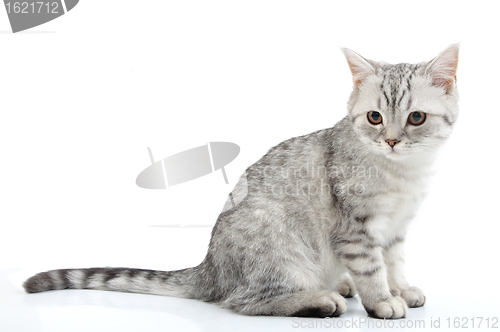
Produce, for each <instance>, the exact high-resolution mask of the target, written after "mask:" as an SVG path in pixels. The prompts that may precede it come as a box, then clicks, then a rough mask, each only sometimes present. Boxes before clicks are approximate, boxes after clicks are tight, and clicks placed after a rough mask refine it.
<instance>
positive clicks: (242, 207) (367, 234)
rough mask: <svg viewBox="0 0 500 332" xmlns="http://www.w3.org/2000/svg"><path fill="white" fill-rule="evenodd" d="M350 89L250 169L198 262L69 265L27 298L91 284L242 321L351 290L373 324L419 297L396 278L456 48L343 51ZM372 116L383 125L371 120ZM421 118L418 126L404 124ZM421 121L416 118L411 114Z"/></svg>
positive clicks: (320, 308)
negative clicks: (402, 52) (403, 52)
mask: <svg viewBox="0 0 500 332" xmlns="http://www.w3.org/2000/svg"><path fill="white" fill-rule="evenodd" d="M344 53H345V55H346V58H347V61H348V64H349V66H350V69H351V72H352V74H353V82H354V88H353V92H352V94H351V97H350V100H349V103H348V115H347V116H346V117H345V118H344V119H343V120H341V121H340V122H339V123H337V124H336V125H335V126H334V127H333V128H328V129H324V130H320V131H317V132H314V133H311V134H309V135H305V136H301V137H295V138H292V139H289V140H287V141H285V142H283V143H281V144H279V145H278V146H276V147H274V148H272V149H271V150H270V151H269V152H268V153H267V154H266V155H265V156H263V157H262V158H261V159H260V160H259V161H258V162H256V163H255V164H253V165H252V166H250V167H249V168H248V169H247V171H246V172H245V174H244V175H243V176H242V177H241V179H240V182H238V184H237V185H236V188H235V189H234V190H233V194H234V195H232V197H236V198H238V199H237V200H236V201H237V205H236V206H235V203H234V202H235V200H232V201H230V199H231V198H229V199H228V202H227V203H226V205H225V208H224V210H223V212H222V213H221V214H220V216H219V218H218V220H217V223H216V224H215V226H214V228H213V231H212V237H211V240H210V245H209V249H208V253H207V255H206V257H205V259H204V260H203V262H202V263H201V264H200V265H198V266H196V267H194V268H189V269H185V270H180V271H171V272H161V271H150V270H140V269H127V268H92V269H68V270H55V271H48V272H43V273H39V274H37V275H35V276H33V277H32V278H30V279H28V280H27V281H26V282H25V284H24V286H25V289H26V291H27V292H30V293H35V292H42V291H47V290H56V289H68V288H71V289H98V290H111V291H124V292H136V293H147V294H158V295H167V296H177V297H185V298H193V299H200V300H203V301H207V302H213V303H217V304H218V305H220V306H221V307H224V308H229V309H233V310H235V311H236V312H239V313H241V314H246V315H279V316H294V315H295V316H318V317H326V316H338V315H341V314H342V313H344V312H345V310H346V308H347V307H346V302H345V300H344V298H343V296H346V297H348V296H353V295H354V294H356V292H358V293H359V295H360V297H361V300H362V303H363V305H364V306H365V308H366V310H367V312H368V313H369V314H370V315H372V316H374V317H378V318H402V317H405V316H406V314H407V311H408V307H419V306H422V305H423V304H424V302H425V297H424V295H423V292H422V291H421V290H419V289H418V288H416V287H411V286H410V285H409V284H408V282H407V281H406V278H405V276H404V273H403V265H404V253H403V247H404V239H405V237H406V229H407V226H408V223H409V222H410V220H411V219H412V218H413V217H414V216H415V214H416V211H417V209H418V206H419V204H420V202H421V201H422V200H423V198H424V196H425V193H426V183H427V181H428V179H429V177H430V176H431V174H432V173H433V172H432V170H431V165H432V162H433V160H434V157H435V154H436V151H437V150H438V148H439V147H440V146H441V145H442V144H443V142H444V141H445V140H446V138H447V137H448V136H449V135H450V133H451V130H452V127H453V125H454V123H455V121H456V119H457V116H458V106H457V102H458V95H457V91H456V86H455V71H456V66H457V61H458V46H457V45H452V46H450V47H449V48H447V49H446V50H445V51H444V52H442V53H441V54H440V55H438V56H437V57H436V58H435V59H434V60H432V61H429V62H423V63H420V64H397V65H390V64H387V63H382V62H375V61H371V60H366V59H364V58H362V57H361V56H359V55H357V54H356V53H354V52H353V51H350V50H344ZM370 112H378V113H379V115H380V117H381V118H382V121H381V122H380V123H378V124H374V123H373V122H370V121H369V118H368V115H369V114H370ZM412 112H424V115H425V122H423V123H422V124H421V125H418V126H417V125H413V124H411V123H410V122H409V116H410V114H411V113H412ZM420 115H422V114H420Z"/></svg>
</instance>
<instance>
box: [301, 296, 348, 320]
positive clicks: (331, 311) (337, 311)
mask: <svg viewBox="0 0 500 332" xmlns="http://www.w3.org/2000/svg"><path fill="white" fill-rule="evenodd" d="M346 310H347V302H346V300H345V299H344V298H343V297H342V296H341V295H340V294H339V293H337V292H330V293H327V294H325V295H322V296H320V297H318V298H316V299H315V300H314V301H313V303H311V304H309V305H307V306H306V307H304V308H303V309H301V310H299V311H297V312H295V313H294V314H292V316H295V317H321V318H325V317H338V316H340V315H342V314H343V313H344V312H346Z"/></svg>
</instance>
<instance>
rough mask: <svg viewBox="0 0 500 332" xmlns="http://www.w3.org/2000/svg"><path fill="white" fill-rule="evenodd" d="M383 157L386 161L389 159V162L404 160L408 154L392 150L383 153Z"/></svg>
mask: <svg viewBox="0 0 500 332" xmlns="http://www.w3.org/2000/svg"><path fill="white" fill-rule="evenodd" d="M384 155H385V156H386V157H387V158H388V159H391V160H404V159H406V158H408V156H409V154H407V153H401V152H397V151H394V150H391V151H389V152H386V153H384Z"/></svg>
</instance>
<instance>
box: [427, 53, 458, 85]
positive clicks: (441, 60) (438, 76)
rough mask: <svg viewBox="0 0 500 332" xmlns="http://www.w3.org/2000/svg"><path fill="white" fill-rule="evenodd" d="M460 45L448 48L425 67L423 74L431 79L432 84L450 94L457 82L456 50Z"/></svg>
mask: <svg viewBox="0 0 500 332" xmlns="http://www.w3.org/2000/svg"><path fill="white" fill-rule="evenodd" d="M459 49H460V44H453V45H450V46H448V48H446V49H445V50H444V51H442V52H441V53H440V54H439V55H438V56H437V57H435V58H434V59H433V60H432V61H431V62H430V63H429V64H428V65H427V67H426V69H425V73H426V74H428V75H430V76H431V78H432V84H433V85H435V86H439V87H443V88H444V89H445V90H446V92H450V90H451V89H452V88H453V86H454V84H455V81H456V80H457V76H456V73H457V66H458V50H459Z"/></svg>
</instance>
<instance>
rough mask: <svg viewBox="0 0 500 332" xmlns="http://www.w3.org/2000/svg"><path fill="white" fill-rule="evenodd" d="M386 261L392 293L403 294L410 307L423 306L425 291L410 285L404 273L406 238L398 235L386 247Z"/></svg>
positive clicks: (395, 294)
mask: <svg viewBox="0 0 500 332" xmlns="http://www.w3.org/2000/svg"><path fill="white" fill-rule="evenodd" d="M384 261H385V264H386V266H387V281H388V283H389V288H390V291H391V293H392V295H394V296H401V297H402V298H403V299H404V300H405V301H406V303H407V304H408V306H409V307H410V308H417V307H421V306H423V305H424V303H425V296H424V292H422V291H421V290H420V289H419V288H417V287H412V286H410V285H409V284H408V282H407V281H406V278H405V275H404V238H402V237H396V238H395V239H393V240H392V241H391V242H390V243H389V244H388V245H387V246H386V247H385V248H384Z"/></svg>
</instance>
